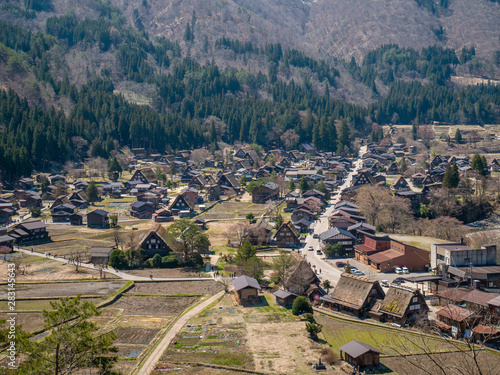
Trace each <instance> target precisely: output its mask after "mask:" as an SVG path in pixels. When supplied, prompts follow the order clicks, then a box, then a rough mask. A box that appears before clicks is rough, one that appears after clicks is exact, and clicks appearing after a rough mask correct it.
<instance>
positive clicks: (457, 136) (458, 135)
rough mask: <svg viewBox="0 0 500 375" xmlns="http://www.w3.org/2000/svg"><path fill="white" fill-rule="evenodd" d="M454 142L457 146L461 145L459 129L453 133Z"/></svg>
mask: <svg viewBox="0 0 500 375" xmlns="http://www.w3.org/2000/svg"><path fill="white" fill-rule="evenodd" d="M455 142H457V143H458V144H460V143H462V132H461V131H460V129H459V128H457V131H456V132H455Z"/></svg>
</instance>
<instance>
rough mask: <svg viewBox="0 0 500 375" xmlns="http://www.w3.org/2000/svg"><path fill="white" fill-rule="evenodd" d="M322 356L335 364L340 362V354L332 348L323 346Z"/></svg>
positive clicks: (324, 360) (330, 363)
mask: <svg viewBox="0 0 500 375" xmlns="http://www.w3.org/2000/svg"><path fill="white" fill-rule="evenodd" d="M321 356H322V357H323V362H326V363H328V364H329V365H333V364H335V363H337V362H338V360H339V356H338V354H337V353H335V352H334V351H333V350H332V349H331V348H323V350H321Z"/></svg>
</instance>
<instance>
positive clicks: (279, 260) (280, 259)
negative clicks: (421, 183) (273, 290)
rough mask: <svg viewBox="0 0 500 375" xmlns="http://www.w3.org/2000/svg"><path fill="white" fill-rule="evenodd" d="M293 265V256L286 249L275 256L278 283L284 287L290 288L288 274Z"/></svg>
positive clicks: (274, 267) (274, 266)
mask: <svg viewBox="0 0 500 375" xmlns="http://www.w3.org/2000/svg"><path fill="white" fill-rule="evenodd" d="M291 266H292V258H291V257H290V254H288V253H287V252H285V251H282V252H280V255H278V256H277V257H274V258H273V270H274V271H275V272H276V278H277V283H278V284H279V285H281V286H283V288H285V290H286V289H288V284H287V281H288V276H289V273H290V268H291Z"/></svg>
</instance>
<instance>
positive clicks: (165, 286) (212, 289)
mask: <svg viewBox="0 0 500 375" xmlns="http://www.w3.org/2000/svg"><path fill="white" fill-rule="evenodd" d="M222 289H224V286H223V285H222V284H221V283H218V282H217V281H213V280H210V281H169V282H145V283H138V282H136V283H135V285H134V287H133V288H132V289H131V290H130V291H128V292H127V294H131V295H133V294H145V295H147V294H158V295H178V294H182V295H188V294H193V295H202V294H215V293H217V292H219V291H221V290H222Z"/></svg>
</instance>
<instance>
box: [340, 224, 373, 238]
mask: <svg viewBox="0 0 500 375" xmlns="http://www.w3.org/2000/svg"><path fill="white" fill-rule="evenodd" d="M346 230H347V231H348V232H349V233H351V234H352V235H353V236H354V237H356V242H357V243H364V242H365V234H366V233H368V234H371V235H374V234H375V226H374V225H371V224H368V223H365V222H361V223H356V224H353V225H351V226H349V227H347V229H346Z"/></svg>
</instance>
